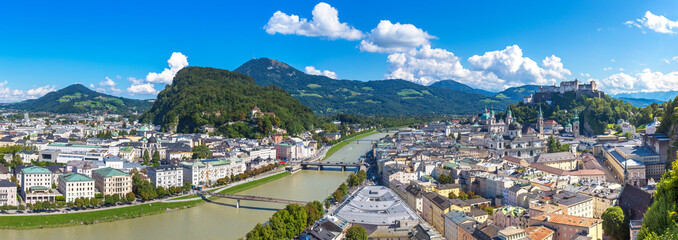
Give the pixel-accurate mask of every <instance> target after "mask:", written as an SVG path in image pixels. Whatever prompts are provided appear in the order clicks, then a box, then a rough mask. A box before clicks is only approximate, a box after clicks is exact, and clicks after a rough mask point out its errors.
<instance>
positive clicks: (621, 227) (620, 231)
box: [600, 206, 630, 240]
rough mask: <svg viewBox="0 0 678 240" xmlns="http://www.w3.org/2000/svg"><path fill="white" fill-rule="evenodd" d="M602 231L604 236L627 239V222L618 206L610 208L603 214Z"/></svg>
mask: <svg viewBox="0 0 678 240" xmlns="http://www.w3.org/2000/svg"><path fill="white" fill-rule="evenodd" d="M600 218H601V219H603V231H604V232H605V234H606V235H608V236H610V237H612V238H614V239H616V240H622V239H629V238H630V236H629V221H628V219H626V217H625V216H624V212H623V211H622V209H621V208H620V207H619V206H615V207H611V208H608V209H607V210H605V212H603V215H602V216H601V217H600Z"/></svg>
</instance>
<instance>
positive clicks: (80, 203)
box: [75, 198, 85, 208]
mask: <svg viewBox="0 0 678 240" xmlns="http://www.w3.org/2000/svg"><path fill="white" fill-rule="evenodd" d="M84 205H85V201H83V200H82V198H76V199H75V206H76V207H78V208H82V207H83V206H84Z"/></svg>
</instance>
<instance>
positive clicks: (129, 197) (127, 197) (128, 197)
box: [125, 192, 136, 202]
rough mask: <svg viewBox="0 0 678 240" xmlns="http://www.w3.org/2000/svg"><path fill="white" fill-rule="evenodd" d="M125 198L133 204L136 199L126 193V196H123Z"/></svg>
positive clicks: (131, 194) (132, 194)
mask: <svg viewBox="0 0 678 240" xmlns="http://www.w3.org/2000/svg"><path fill="white" fill-rule="evenodd" d="M125 198H126V199H127V202H133V201H134V200H136V197H135V196H134V193H132V192H128V193H127V194H125Z"/></svg>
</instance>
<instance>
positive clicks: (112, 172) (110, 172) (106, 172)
mask: <svg viewBox="0 0 678 240" xmlns="http://www.w3.org/2000/svg"><path fill="white" fill-rule="evenodd" d="M92 172H96V173H98V174H100V175H101V176H104V177H115V176H129V174H127V173H124V172H123V171H120V170H118V169H114V168H109V167H107V168H100V169H96V170H92Z"/></svg>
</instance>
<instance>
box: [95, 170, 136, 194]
mask: <svg viewBox="0 0 678 240" xmlns="http://www.w3.org/2000/svg"><path fill="white" fill-rule="evenodd" d="M92 178H94V185H95V186H96V188H97V190H99V192H101V193H102V194H104V195H113V194H117V195H120V196H121V197H122V196H124V195H125V194H127V193H129V192H132V176H131V175H129V174H127V173H125V172H122V171H120V170H118V169H114V168H99V169H96V170H92Z"/></svg>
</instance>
